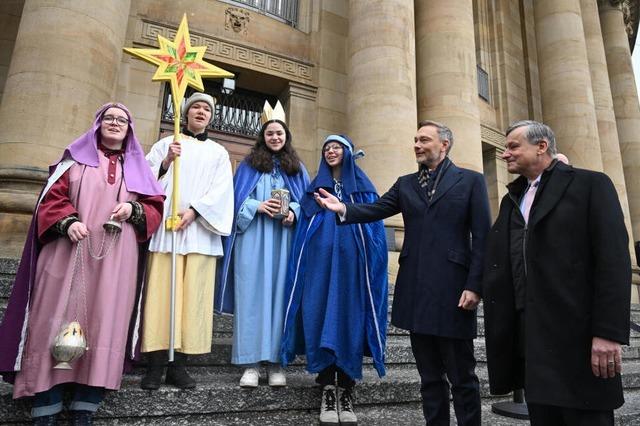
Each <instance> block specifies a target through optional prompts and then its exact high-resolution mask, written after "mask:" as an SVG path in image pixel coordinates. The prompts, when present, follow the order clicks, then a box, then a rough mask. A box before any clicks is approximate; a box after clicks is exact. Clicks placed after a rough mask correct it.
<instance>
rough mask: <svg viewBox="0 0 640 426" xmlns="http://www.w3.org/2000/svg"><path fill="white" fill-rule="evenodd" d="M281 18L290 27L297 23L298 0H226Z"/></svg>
mask: <svg viewBox="0 0 640 426" xmlns="http://www.w3.org/2000/svg"><path fill="white" fill-rule="evenodd" d="M226 1H227V2H228V3H239V4H240V5H242V6H245V7H247V6H248V7H249V8H252V9H255V10H256V11H258V12H260V13H263V14H265V15H269V16H272V17H275V18H278V19H281V20H283V21H284V22H286V23H287V24H289V25H291V26H292V27H294V28H295V27H296V26H297V25H298V0H226Z"/></svg>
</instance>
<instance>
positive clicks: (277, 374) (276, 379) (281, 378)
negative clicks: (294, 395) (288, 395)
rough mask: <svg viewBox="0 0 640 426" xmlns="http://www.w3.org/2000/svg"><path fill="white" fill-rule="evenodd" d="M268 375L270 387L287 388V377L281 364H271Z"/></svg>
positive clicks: (268, 367)
mask: <svg viewBox="0 0 640 426" xmlns="http://www.w3.org/2000/svg"><path fill="white" fill-rule="evenodd" d="M267 373H268V374H269V386H274V387H279V386H287V377H286V376H285V375H284V371H282V367H281V366H280V364H269V365H268V366H267Z"/></svg>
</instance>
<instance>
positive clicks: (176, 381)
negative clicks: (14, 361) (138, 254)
mask: <svg viewBox="0 0 640 426" xmlns="http://www.w3.org/2000/svg"><path fill="white" fill-rule="evenodd" d="M213 113H214V100H213V98H212V97H211V96H209V95H207V94H204V93H198V92H196V93H194V94H193V95H192V96H191V97H189V99H188V100H187V101H186V103H185V104H184V106H183V108H182V116H183V117H185V118H186V120H187V124H186V126H185V128H184V129H183V132H182V133H183V135H181V138H180V139H181V140H180V142H179V143H178V142H175V141H174V136H173V135H172V136H168V137H165V138H163V139H161V140H159V141H158V142H156V143H155V144H154V145H153V147H152V148H151V151H150V152H149V154H148V155H147V161H148V162H149V165H150V166H151V169H152V170H153V172H154V173H155V175H156V176H158V179H159V181H160V183H161V185H162V187H163V188H164V190H165V192H166V194H167V199H166V201H165V206H164V208H165V213H164V215H165V217H164V218H165V220H166V219H167V217H168V216H169V215H170V214H171V200H172V194H173V191H174V188H173V173H174V165H175V162H174V159H175V158H176V157H177V156H180V166H179V203H180V204H179V206H178V216H179V217H180V223H179V225H178V231H177V232H176V252H177V262H176V298H175V305H176V306H175V319H176V321H175V346H174V349H175V351H176V352H175V357H174V358H175V359H174V361H173V362H172V363H169V366H168V369H167V374H166V378H165V383H167V384H172V385H174V386H177V387H179V388H183V389H184V388H193V387H195V385H196V382H195V380H194V379H193V378H191V377H190V376H189V374H188V373H187V371H186V368H185V364H186V355H187V354H203V353H208V352H210V351H211V339H212V333H213V293H214V285H215V268H216V258H217V257H220V256H222V254H223V251H222V241H221V236H227V235H229V234H230V233H231V226H232V223H233V176H232V171H231V162H230V161H229V154H228V153H227V150H226V149H225V148H224V147H222V146H221V145H220V144H218V143H216V142H215V141H213V140H211V139H209V138H208V137H207V134H206V127H207V126H208V125H209V124H210V122H211V121H212V119H213V115H214V114H213ZM171 239H172V236H171V231H168V230H166V229H165V227H164V226H162V227H160V229H159V230H158V231H157V232H156V233H155V234H154V235H153V237H152V239H151V243H150V246H149V251H150V252H151V253H150V256H149V262H148V267H147V280H146V281H147V285H146V295H145V303H144V310H143V314H142V317H143V324H142V325H143V328H142V329H143V331H142V346H141V351H142V352H146V353H147V360H148V367H147V372H146V375H145V376H144V377H143V379H142V381H141V384H140V386H141V387H142V388H143V389H158V388H159V387H160V384H161V382H162V376H163V374H164V366H165V364H166V361H167V350H168V349H169V328H170V325H169V312H170V311H169V310H170V306H169V305H170V286H171V250H172V248H171Z"/></svg>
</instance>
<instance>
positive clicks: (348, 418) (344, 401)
mask: <svg viewBox="0 0 640 426" xmlns="http://www.w3.org/2000/svg"><path fill="white" fill-rule="evenodd" d="M338 394H339V395H338V413H339V416H340V425H351V426H355V425H357V424H358V417H356V413H354V412H353V388H347V389H345V388H340V387H339V388H338Z"/></svg>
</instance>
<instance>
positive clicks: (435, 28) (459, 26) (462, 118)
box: [415, 0, 482, 172]
mask: <svg viewBox="0 0 640 426" xmlns="http://www.w3.org/2000/svg"><path fill="white" fill-rule="evenodd" d="M415 5H416V66H417V90H418V118H419V119H420V120H425V119H429V120H436V121H440V122H442V123H444V124H446V125H447V126H449V127H450V128H451V130H452V131H453V137H454V145H453V150H452V151H451V158H452V159H453V160H454V162H455V163H456V164H457V165H458V166H462V167H467V168H470V169H473V170H477V171H480V172H481V171H482V143H481V137H480V112H479V109H478V81H477V68H476V48H475V35H474V23H473V3H472V0H448V1H416V2H415Z"/></svg>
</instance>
